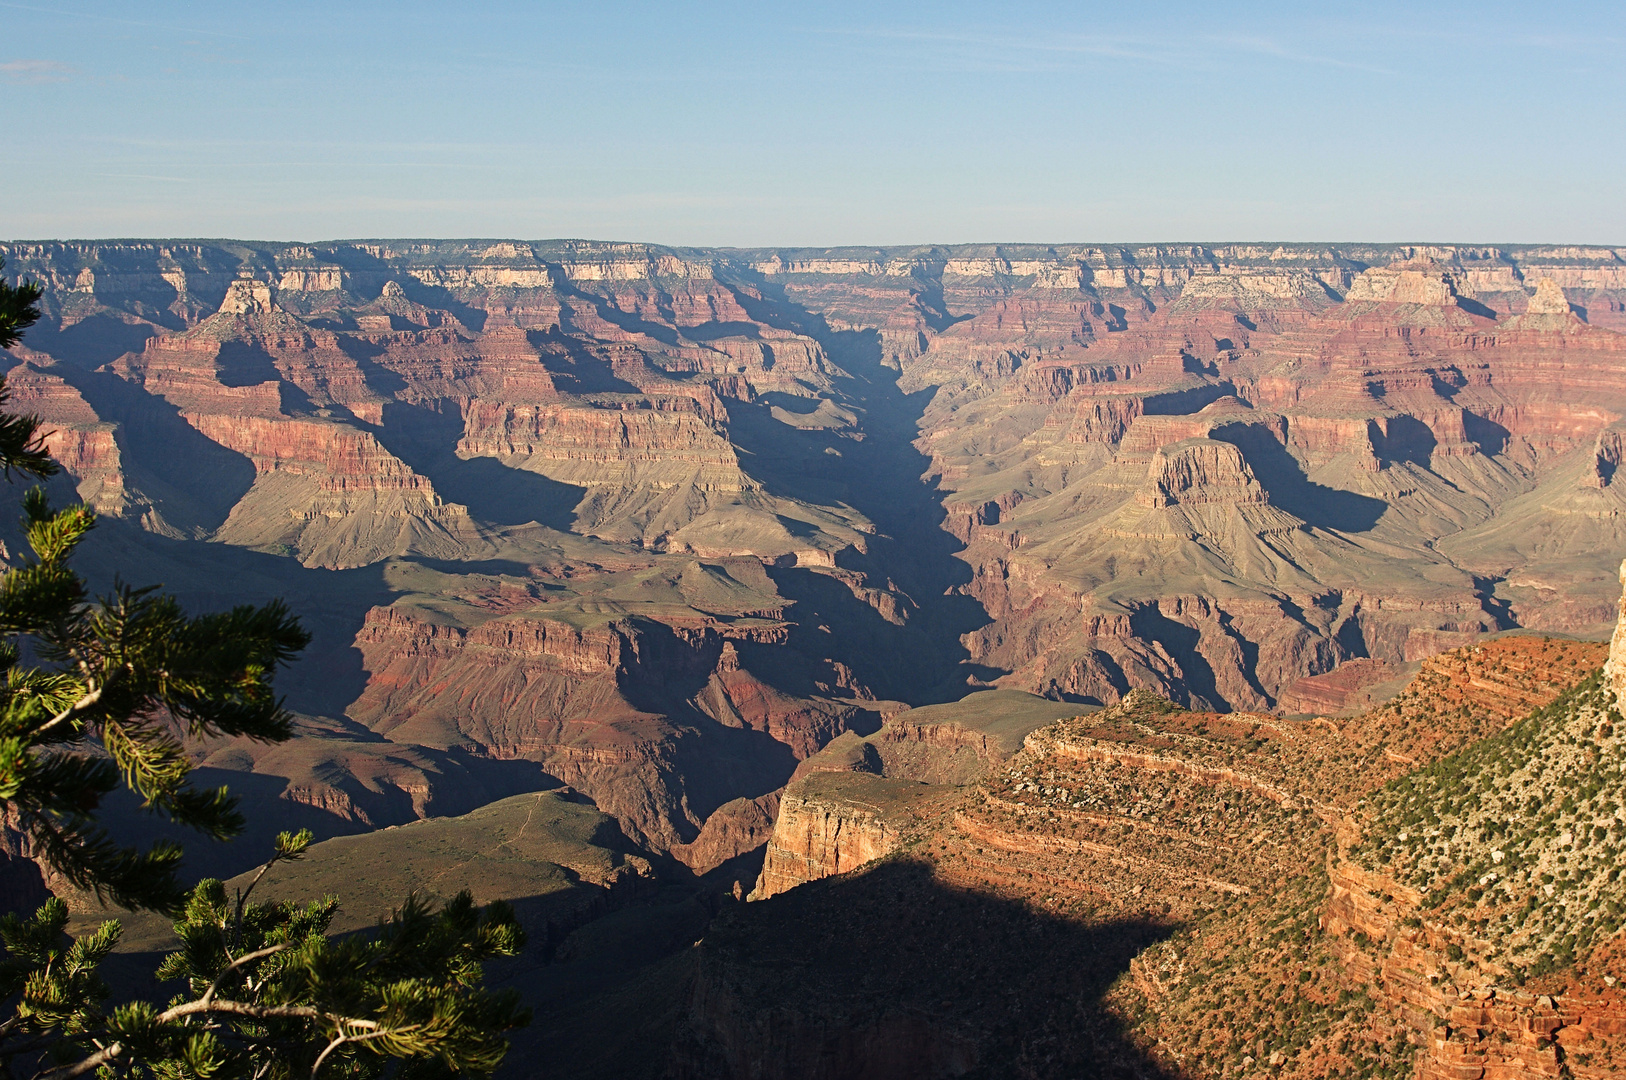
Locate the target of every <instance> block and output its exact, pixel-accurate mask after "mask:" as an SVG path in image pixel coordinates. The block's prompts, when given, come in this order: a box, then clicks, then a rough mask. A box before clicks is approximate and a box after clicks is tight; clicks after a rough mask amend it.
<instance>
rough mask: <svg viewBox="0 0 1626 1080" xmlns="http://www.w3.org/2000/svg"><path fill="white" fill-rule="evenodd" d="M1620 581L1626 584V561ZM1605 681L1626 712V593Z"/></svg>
mask: <svg viewBox="0 0 1626 1080" xmlns="http://www.w3.org/2000/svg"><path fill="white" fill-rule="evenodd" d="M1620 583H1621V584H1622V585H1626V562H1622V563H1621V564H1620ZM1603 674H1604V683H1605V685H1606V686H1608V687H1609V689H1610V690H1611V692H1613V693H1614V695H1615V702H1616V708H1618V709H1620V710H1621V711H1622V712H1626V593H1623V594H1622V596H1621V600H1620V621H1619V622H1618V623H1616V624H1615V635H1614V638H1613V639H1612V640H1611V641H1610V644H1609V659H1608V660H1607V661H1605V662H1604V665H1603Z"/></svg>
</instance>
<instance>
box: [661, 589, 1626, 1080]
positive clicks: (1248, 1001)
mask: <svg viewBox="0 0 1626 1080" xmlns="http://www.w3.org/2000/svg"><path fill="white" fill-rule="evenodd" d="M1622 573H1623V579H1622V581H1623V584H1626V566H1623V567H1622ZM1619 625H1620V632H1619V633H1617V635H1616V636H1615V639H1614V643H1613V646H1612V648H1610V649H1609V650H1607V651H1606V650H1605V648H1604V647H1603V646H1600V645H1594V644H1591V643H1582V642H1573V641H1560V640H1555V639H1543V638H1528V637H1525V638H1521V637H1517V636H1514V637H1505V638H1500V639H1497V640H1495V641H1492V642H1489V643H1487V644H1485V645H1482V646H1473V647H1469V648H1465V649H1461V650H1456V651H1453V652H1451V653H1447V654H1445V655H1443V656H1441V657H1438V658H1435V659H1434V660H1431V661H1429V662H1427V663H1426V664H1425V665H1424V668H1423V671H1422V672H1421V673H1420V674H1419V675H1418V676H1417V677H1416V678H1415V679H1414V680H1413V681H1412V682H1411V683H1410V684H1409V685H1408V687H1407V688H1406V690H1405V691H1404V692H1403V693H1402V694H1401V695H1400V696H1398V697H1397V698H1396V699H1395V700H1394V701H1392V702H1391V703H1389V704H1388V705H1386V706H1384V707H1382V708H1380V709H1378V710H1375V711H1373V712H1370V713H1367V714H1363V715H1361V716H1357V717H1353V718H1348V719H1345V720H1340V721H1331V720H1327V719H1318V720H1313V721H1306V722H1294V721H1282V720H1279V719H1276V718H1273V717H1268V716H1262V715H1250V714H1238V713H1233V714H1213V713H1194V712H1188V711H1186V710H1184V709H1181V708H1179V707H1178V706H1175V705H1173V704H1172V703H1170V702H1167V701H1165V700H1161V699H1158V698H1155V697H1153V696H1151V695H1141V694H1133V695H1130V696H1129V697H1127V698H1126V699H1125V700H1124V701H1123V702H1121V703H1120V704H1118V705H1115V706H1113V707H1111V708H1108V709H1106V710H1103V711H1101V712H1098V713H1095V714H1092V715H1087V716H1080V717H1078V718H1075V719H1066V720H1062V721H1060V722H1058V723H1054V724H1050V725H1048V726H1040V727H1038V728H1037V729H1036V730H1034V731H1033V732H1032V733H1031V734H1029V735H1027V737H1026V738H1025V740H1024V741H1023V745H1022V748H1021V750H1020V751H1019V752H1018V753H1016V754H1015V755H1014V756H1013V757H1010V758H1009V759H1008V760H1002V761H996V762H993V763H991V764H990V766H989V767H988V768H987V769H986V770H985V775H984V776H983V778H982V779H980V780H979V781H978V782H976V783H974V784H972V785H970V786H969V787H963V788H960V789H958V791H957V793H955V794H954V795H952V796H950V797H945V796H944V793H943V792H942V791H941V790H940V789H941V787H942V785H933V784H928V783H916V784H914V785H913V786H912V788H911V787H908V786H905V785H906V781H904V779H903V778H902V777H901V776H899V775H898V774H899V773H901V772H903V771H904V768H906V767H902V766H897V765H894V767H893V769H892V772H891V773H890V774H889V776H890V779H889V780H884V779H883V778H882V777H881V776H880V775H878V774H877V773H876V772H870V773H865V772H864V771H863V767H862V765H861V762H862V761H863V759H864V755H861V754H858V755H849V759H850V760H852V761H853V762H854V763H855V771H854V772H852V773H848V774H845V775H848V776H851V777H853V778H854V780H847V781H838V782H832V779H831V778H833V777H836V776H837V774H835V773H832V772H814V773H810V774H809V775H808V776H807V777H805V778H804V779H802V780H798V781H796V782H794V783H793V784H792V785H791V788H790V790H789V791H787V793H786V797H785V805H786V807H787V808H794V809H793V812H782V814H781V818H780V825H779V826H778V827H777V829H776V835H775V839H774V841H773V842H772V843H771V844H770V847H769V852H770V856H769V857H770V862H771V861H772V860H773V859H774V858H775V852H776V850H780V849H787V850H792V849H797V848H798V845H800V847H801V848H802V849H805V848H806V846H807V845H806V841H807V839H808V837H809V835H810V833H815V832H816V833H820V839H821V840H822V841H823V842H824V843H823V847H822V848H819V849H818V850H821V851H824V852H825V853H826V859H825V861H824V864H823V865H824V868H826V869H832V868H838V865H839V863H838V860H839V857H840V855H841V854H843V853H846V854H849V855H852V856H855V857H856V855H857V853H859V852H861V851H863V850H866V849H867V850H874V849H876V848H880V849H883V850H884V852H885V854H882V856H881V857H880V858H879V859H877V860H875V861H872V862H869V863H868V864H867V865H865V866H863V867H861V868H860V869H858V870H856V871H852V872H849V873H846V874H841V875H838V876H828V877H824V878H823V879H822V880H813V881H812V882H811V883H803V884H791V883H788V882H786V881H785V880H783V878H782V877H781V879H780V880H778V882H777V883H776V884H773V885H771V886H770V887H769V888H767V889H762V888H761V887H760V886H759V889H760V890H761V892H763V893H779V895H774V896H773V898H772V899H763V900H762V902H759V903H753V904H750V905H748V906H746V907H744V908H737V909H732V910H729V911H727V912H725V913H724V915H723V916H722V917H721V918H719V920H718V921H717V922H716V923H714V924H713V926H712V928H711V930H710V932H709V933H708V935H707V937H706V939H705V940H704V941H703V942H702V943H701V945H700V947H699V956H698V958H697V966H696V969H695V971H696V974H695V976H694V980H695V982H694V989H693V991H692V995H693V996H692V1000H691V1005H690V1009H689V1012H688V1014H687V1016H686V1017H685V1019H684V1021H683V1024H682V1026H681V1029H680V1032H681V1033H680V1038H679V1042H678V1046H677V1050H676V1052H675V1053H676V1057H675V1059H674V1061H675V1063H676V1064H675V1066H674V1068H675V1069H676V1072H677V1075H682V1076H695V1077H699V1076H741V1077H744V1076H753V1077H770V1076H772V1077H778V1076H784V1077H791V1076H795V1077H870V1076H874V1077H881V1076H894V1077H912V1076H920V1077H928V1076H956V1075H988V1076H999V1075H1032V1076H1075V1075H1102V1074H1114V1075H1116V1074H1122V1075H1140V1076H1157V1075H1169V1076H1253V1075H1262V1074H1269V1075H1279V1076H1302V1077H1328V1076H1345V1075H1349V1076H1372V1075H1390V1076H1419V1077H1442V1078H1443V1077H1451V1078H1456V1080H1472V1078H1476V1077H1547V1076H1555V1077H1556V1076H1576V1077H1592V1076H1597V1077H1603V1076H1620V1075H1626V1056H1623V1051H1626V987H1623V986H1621V985H1620V981H1621V980H1622V979H1626V946H1623V941H1626V938H1623V937H1622V929H1623V927H1626V883H1623V882H1621V881H1620V873H1621V871H1620V865H1621V859H1620V848H1621V845H1622V844H1623V843H1626V805H1623V796H1626V782H1623V773H1622V769H1623V766H1626V730H1623V729H1622V724H1623V721H1622V718H1621V715H1620V707H1621V701H1622V699H1621V698H1620V697H1618V696H1617V695H1618V694H1619V693H1620V690H1621V685H1620V676H1621V672H1622V670H1623V666H1622V665H1623V662H1626V598H1623V600H1622V612H1621V621H1620V624H1619ZM1600 661H1604V666H1603V668H1602V669H1601V670H1600V669H1599V668H1598V664H1599V662H1600ZM1531 708H1534V711H1533V712H1530V711H1528V710H1530V709H1531ZM905 716H907V714H905ZM885 734H886V733H885V732H884V731H883V733H882V734H881V735H879V736H876V737H875V738H876V739H883V738H884V737H885ZM894 758H896V755H894ZM855 781H856V782H855ZM810 818H811V819H816V820H818V821H819V822H820V823H821V824H822V830H810V829H809V828H808V826H807V822H808V821H809V819H810ZM832 822H834V823H835V824H832ZM841 836H844V837H846V838H847V843H846V844H845V845H843V844H840V843H835V842H833V841H832V840H831V838H833V837H841ZM866 845H867V848H866ZM815 846H817V845H815ZM790 865H792V864H791V862H790V861H789V860H786V859H784V858H783V857H781V866H782V868H783V867H786V866H790ZM795 866H796V867H797V868H800V869H802V870H804V871H806V870H809V869H810V868H811V871H812V874H814V875H817V874H818V873H819V869H820V864H819V861H818V860H816V859H814V860H804V861H802V862H800V863H796V864H795ZM766 880H767V879H765V881H766Z"/></svg>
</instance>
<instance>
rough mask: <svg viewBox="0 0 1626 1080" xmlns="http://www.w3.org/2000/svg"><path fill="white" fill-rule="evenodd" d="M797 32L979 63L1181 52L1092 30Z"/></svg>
mask: <svg viewBox="0 0 1626 1080" xmlns="http://www.w3.org/2000/svg"><path fill="white" fill-rule="evenodd" d="M800 30H801V32H802V33H805V34H810V35H816V36H826V37H838V38H849V39H851V38H858V39H861V40H870V41H889V42H898V43H903V44H916V45H926V46H936V47H939V48H941V49H943V50H945V51H953V52H955V53H956V54H958V55H959V56H960V57H961V58H962V59H968V60H972V61H981V62H983V63H989V62H994V63H998V62H999V61H1006V62H1009V61H1012V60H1014V59H1015V58H1017V57H1024V58H1025V59H1026V63H1024V65H1023V66H1031V62H1032V59H1033V58H1034V57H1038V56H1047V57H1051V58H1061V57H1066V56H1078V57H1083V56H1092V57H1100V58H1102V59H1110V60H1130V61H1138V62H1141V63H1151V64H1174V63H1179V62H1181V57H1180V56H1179V55H1178V54H1177V53H1176V52H1175V51H1173V50H1170V49H1168V48H1166V47H1160V46H1159V44H1158V43H1154V42H1152V41H1150V40H1146V39H1138V38H1131V37H1114V36H1105V35H1093V34H1056V35H1052V36H1047V37H1032V36H1015V35H1009V34H965V33H945V32H942V31H936V30H917V29H911V28H898V27H877V26H870V27H804V28H800Z"/></svg>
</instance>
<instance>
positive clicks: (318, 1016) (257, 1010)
mask: <svg viewBox="0 0 1626 1080" xmlns="http://www.w3.org/2000/svg"><path fill="white" fill-rule="evenodd" d="M281 948H284V946H280V945H279V946H277V947H276V949H269V950H262V951H264V952H266V953H270V952H275V951H277V949H281ZM248 959H249V957H244V960H245V961H246V960H248ZM221 974H222V975H224V974H225V973H224V972H222V973H221ZM213 992H214V987H212V986H211V987H210V988H209V991H208V992H206V993H205V994H204V995H203V997H200V998H198V999H197V1000H195V1001H188V1002H185V1003H184V1004H181V1005H175V1006H172V1007H171V1008H168V1009H165V1010H164V1011H163V1012H161V1013H159V1014H158V1015H157V1016H155V1017H153V1020H152V1026H154V1027H158V1026H160V1025H163V1024H170V1023H174V1022H175V1021H176V1020H184V1019H185V1018H186V1017H188V1016H196V1015H198V1014H199V1013H203V1014H205V1015H213V1014H215V1013H222V1014H225V1015H228V1016H244V1017H247V1018H249V1019H250V1020H326V1021H327V1022H328V1023H330V1024H332V1025H333V1026H334V1027H335V1028H337V1029H338V1030H340V1031H345V1030H347V1029H355V1030H356V1031H358V1032H360V1034H356V1035H345V1036H341V1039H342V1041H344V1042H359V1041H361V1040H363V1039H372V1038H382V1037H383V1036H385V1035H389V1034H392V1033H394V1032H395V1031H398V1030H399V1029H394V1028H385V1027H384V1026H383V1025H382V1024H380V1023H378V1022H377V1021H376V1020H361V1019H358V1018H356V1017H350V1016H336V1015H334V1014H333V1013H327V1012H323V1011H321V1010H320V1009H317V1008H314V1007H313V1006H310V1005H252V1004H249V1003H248V1002H244V1001H231V1000H229V999H228V1000H224V1001H216V1000H211V999H210V994H212V993H213ZM329 1049H332V1047H331V1045H330V1046H329ZM125 1052H126V1051H125V1046H124V1044H123V1043H120V1042H115V1043H110V1044H109V1045H107V1046H105V1047H103V1048H102V1049H100V1050H98V1051H96V1053H94V1054H91V1055H90V1056H89V1057H87V1058H83V1059H82V1060H80V1061H76V1062H74V1063H73V1064H72V1065H64V1066H62V1067H61V1068H57V1069H52V1070H51V1071H50V1072H46V1073H41V1074H40V1075H39V1077H38V1080H73V1078H74V1077H78V1076H84V1075H85V1074H86V1073H88V1072H91V1071H92V1070H94V1069H99V1068H101V1067H102V1066H103V1065H107V1064H110V1063H112V1062H114V1061H117V1060H118V1059H119V1058H121V1057H123V1056H124V1054H125ZM326 1053H327V1050H324V1051H323V1054H324V1056H325V1055H326ZM312 1075H313V1076H314V1075H315V1072H314V1071H313V1072H312Z"/></svg>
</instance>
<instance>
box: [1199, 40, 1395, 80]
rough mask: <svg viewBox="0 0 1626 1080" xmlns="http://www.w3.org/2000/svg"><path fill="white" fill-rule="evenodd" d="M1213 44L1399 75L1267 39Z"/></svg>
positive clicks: (1282, 58) (1290, 58) (1355, 61)
mask: <svg viewBox="0 0 1626 1080" xmlns="http://www.w3.org/2000/svg"><path fill="white" fill-rule="evenodd" d="M1209 40H1211V41H1213V42H1214V43H1215V44H1218V45H1222V46H1224V47H1226V48H1231V49H1236V50H1239V51H1241V52H1251V53H1258V54H1259V55H1261V56H1274V57H1277V58H1278V59H1281V60H1290V61H1292V62H1294V63H1298V64H1319V65H1322V66H1324V67H1336V68H1344V69H1346V70H1349V71H1365V72H1369V73H1370V74H1373V75H1399V74H1400V72H1398V71H1395V70H1393V69H1392V68H1386V67H1378V66H1377V65H1375V64H1364V63H1361V62H1360V61H1358V60H1343V59H1340V58H1338V57H1336V56H1323V55H1320V54H1317V53H1310V52H1304V51H1302V50H1299V49H1294V48H1290V47H1288V46H1286V45H1282V44H1279V43H1277V42H1275V41H1272V40H1270V39H1269V38H1254V37H1238V36H1233V35H1227V36H1221V37H1214V38H1210V39H1209Z"/></svg>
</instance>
